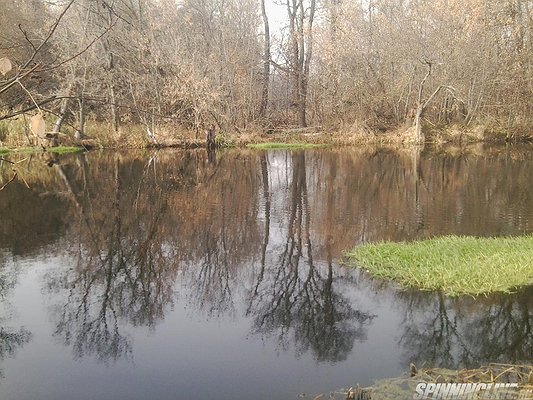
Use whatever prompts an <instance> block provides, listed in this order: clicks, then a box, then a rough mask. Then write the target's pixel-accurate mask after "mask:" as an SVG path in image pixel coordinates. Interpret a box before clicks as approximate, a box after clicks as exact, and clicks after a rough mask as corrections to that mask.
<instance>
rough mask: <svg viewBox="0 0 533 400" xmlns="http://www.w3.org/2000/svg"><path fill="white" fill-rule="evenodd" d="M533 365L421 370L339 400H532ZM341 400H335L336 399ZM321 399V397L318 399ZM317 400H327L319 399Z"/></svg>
mask: <svg viewBox="0 0 533 400" xmlns="http://www.w3.org/2000/svg"><path fill="white" fill-rule="evenodd" d="M532 377H533V365H530V364H517V365H513V364H498V363H493V364H489V365H486V366H482V367H480V368H476V369H459V370H452V369H445V368H420V369H417V368H416V366H415V365H414V364H411V367H410V371H409V373H408V374H406V375H404V376H400V377H396V378H389V379H381V380H378V381H376V382H375V383H374V385H372V386H371V387H365V388H361V387H359V386H356V387H352V388H349V389H341V390H339V391H337V392H336V393H332V394H331V395H330V398H334V399H339V400H341V399H342V400H378V399H379V400H389V399H390V400H392V399H394V400H396V399H398V400H400V399H424V398H427V399H429V398H439V399H446V398H457V399H460V398H464V399H472V398H476V399H487V400H488V399H533V379H532ZM337 394H338V395H339V396H336V395H337ZM319 396H322V397H319ZM319 396H316V397H315V398H325V396H324V395H319Z"/></svg>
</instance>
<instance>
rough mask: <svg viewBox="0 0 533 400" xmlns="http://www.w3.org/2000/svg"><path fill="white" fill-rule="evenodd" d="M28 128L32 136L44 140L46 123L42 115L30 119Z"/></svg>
mask: <svg viewBox="0 0 533 400" xmlns="http://www.w3.org/2000/svg"><path fill="white" fill-rule="evenodd" d="M30 127H31V130H32V132H33V133H34V135H36V136H39V137H41V138H44V137H45V136H46V134H45V133H46V122H45V121H44V118H43V116H42V114H36V115H34V116H33V117H31V121H30Z"/></svg>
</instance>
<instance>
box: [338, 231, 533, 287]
mask: <svg viewBox="0 0 533 400" xmlns="http://www.w3.org/2000/svg"><path fill="white" fill-rule="evenodd" d="M531 254H533V236H531V235H528V236H520V237H498V238H476V237H465V236H444V237H438V238H434V239H428V240H422V241H415V242H399V243H395V242H381V243H368V244H363V245H361V246H358V247H356V248H355V249H354V250H352V251H350V252H348V253H347V254H346V258H347V263H348V264H349V265H351V266H353V267H358V268H361V269H363V270H365V271H367V272H368V273H370V274H371V275H372V276H374V277H376V278H379V279H385V280H391V281H393V282H397V283H399V284H400V285H401V286H402V287H404V288H414V289H419V290H438V291H442V292H444V293H445V294H447V295H450V296H459V295H473V296H477V295H486V294H489V293H494V292H503V293H510V292H513V291H514V290H515V289H516V288H518V287H521V286H525V285H531V284H533V258H532V257H531Z"/></svg>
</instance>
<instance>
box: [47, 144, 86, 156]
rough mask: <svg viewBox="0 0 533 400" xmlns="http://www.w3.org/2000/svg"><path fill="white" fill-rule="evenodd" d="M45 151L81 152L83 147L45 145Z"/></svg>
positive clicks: (58, 152)
mask: <svg viewBox="0 0 533 400" xmlns="http://www.w3.org/2000/svg"><path fill="white" fill-rule="evenodd" d="M46 151H48V152H49V153H54V154H68V153H81V152H82V151H85V149H84V148H83V147H69V146H57V147H47V148H46Z"/></svg>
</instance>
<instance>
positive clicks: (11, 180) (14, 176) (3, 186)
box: [0, 171, 17, 192]
mask: <svg viewBox="0 0 533 400" xmlns="http://www.w3.org/2000/svg"><path fill="white" fill-rule="evenodd" d="M16 178H17V171H15V172H14V174H13V177H12V178H11V179H10V180H9V181H7V182H6V183H5V184H4V185H2V187H0V192H1V191H2V190H4V189H5V188H6V186H7V185H9V184H10V183H11V182H13V181H14V180H15V179H16Z"/></svg>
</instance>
